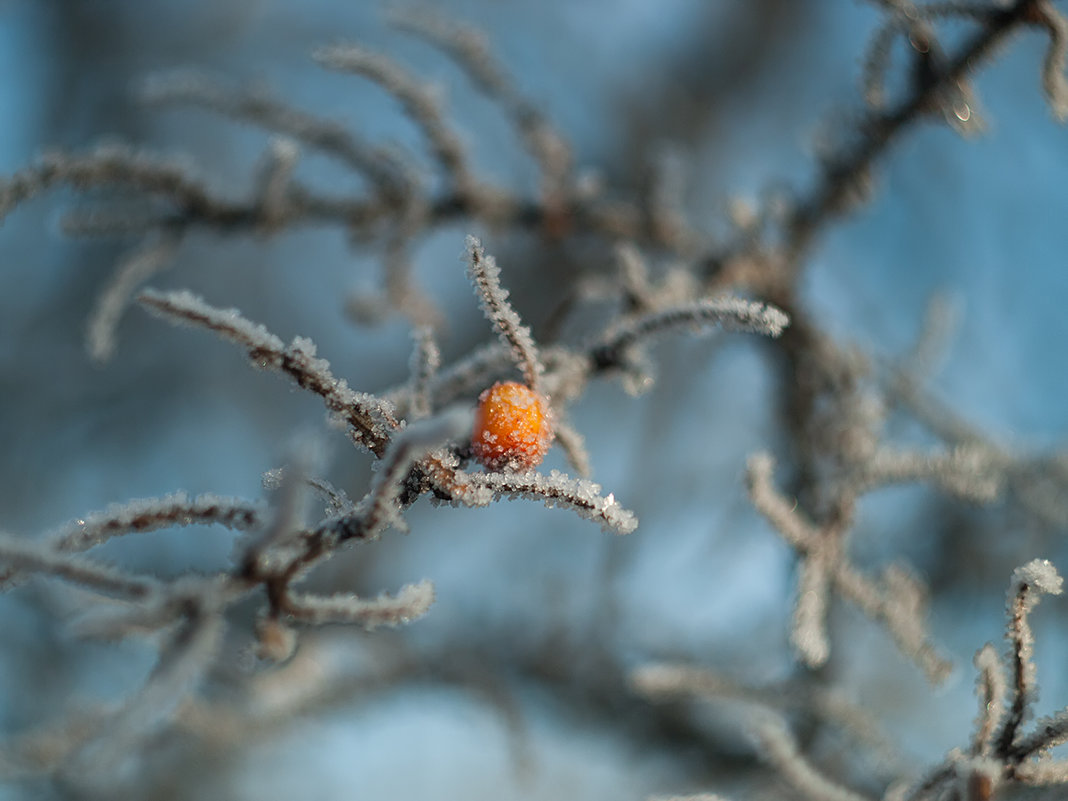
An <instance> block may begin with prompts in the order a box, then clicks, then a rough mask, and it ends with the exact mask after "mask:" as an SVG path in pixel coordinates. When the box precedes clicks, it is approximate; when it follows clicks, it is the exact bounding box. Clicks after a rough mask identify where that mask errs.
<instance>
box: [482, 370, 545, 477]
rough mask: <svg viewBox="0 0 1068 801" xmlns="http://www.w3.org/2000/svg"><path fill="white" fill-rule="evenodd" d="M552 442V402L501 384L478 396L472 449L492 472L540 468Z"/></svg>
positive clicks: (522, 387) (524, 388) (510, 384)
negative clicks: (506, 469)
mask: <svg viewBox="0 0 1068 801" xmlns="http://www.w3.org/2000/svg"><path fill="white" fill-rule="evenodd" d="M552 442H553V424H552V412H551V410H550V409H549V403H548V400H547V399H546V398H545V397H543V396H542V395H539V394H538V393H537V392H535V391H534V390H532V389H531V388H530V387H528V386H526V385H525V384H520V383H518V382H516V381H500V382H498V383H496V384H494V385H493V386H492V387H490V388H489V389H487V390H485V391H484V392H483V393H482V394H481V395H479V396H478V409H477V410H476V411H475V427H474V429H473V431H472V433H471V448H472V450H473V451H474V454H475V458H476V459H478V460H479V461H480V462H482V464H484V465H485V466H486V467H488V468H489V469H490V470H503V469H505V468H511V469H529V468H531V467H536V466H537V465H539V464H541V460H542V459H544V458H545V453H546V452H547V451H548V450H549V446H550V445H552Z"/></svg>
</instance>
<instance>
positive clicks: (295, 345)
mask: <svg viewBox="0 0 1068 801" xmlns="http://www.w3.org/2000/svg"><path fill="white" fill-rule="evenodd" d="M137 300H138V302H140V303H141V304H142V305H143V306H145V308H147V309H148V310H149V311H150V312H152V313H153V314H156V315H158V316H159V317H162V318H164V319H165V320H167V321H169V322H171V323H176V324H180V325H189V326H195V327H200V328H206V329H207V330H209V331H213V332H214V333H216V334H218V335H219V336H221V337H222V338H223V339H227V340H230V341H231V342H234V343H236V344H237V345H239V346H241V347H243V348H245V349H246V350H247V351H248V355H249V359H250V360H251V361H252V363H253V364H254V365H255V366H257V367H260V368H262V369H271V370H277V371H279V372H282V373H285V374H286V375H288V376H289V377H290V378H292V379H293V380H294V381H296V382H297V385H298V386H300V387H301V388H302V389H306V390H308V391H309V392H313V393H315V394H316V395H319V396H320V397H321V398H322V399H323V402H324V404H325V405H326V408H327V409H328V410H329V411H330V412H331V413H332V414H335V415H337V416H338V417H340V418H341V419H342V420H344V421H345V422H346V423H348V424H349V426H351V429H352V431H351V435H352V438H353V440H354V441H356V442H357V443H358V444H360V445H363V446H365V447H367V448H368V449H369V450H371V451H372V452H373V453H375V454H376V455H377V456H382V455H383V454H384V453H385V451H386V447H387V445H388V444H389V440H390V436H391V433H392V432H393V431H394V430H395V429H396V428H397V426H398V425H399V423H398V421H397V419H396V417H395V416H394V414H393V410H392V406H391V405H390V404H388V403H386V402H384V401H382V400H381V399H379V398H377V397H375V396H374V395H369V394H367V393H364V392H356V391H354V390H352V389H350V388H349V385H348V383H347V382H346V381H345V379H343V378H335V377H334V374H333V373H332V372H331V371H330V362H328V361H327V360H326V359H320V358H318V357H317V356H316V346H315V343H314V342H312V341H311V340H310V339H307V338H306V337H295V338H294V339H293V341H292V342H291V343H290V344H289V345H288V346H287V345H286V344H285V343H283V342H282V340H281V339H279V338H278V337H277V336H275V335H274V334H272V333H271V332H270V331H268V330H267V329H266V327H264V326H263V325H260V324H258V323H254V322H252V321H250V320H248V319H246V318H245V317H244V316H242V314H241V312H240V311H238V310H237V309H220V308H217V307H215V306H211V305H209V304H208V303H206V302H205V301H204V300H203V299H201V298H199V297H197V296H196V295H194V294H193V293H191V292H189V291H187V290H181V291H177V292H159V291H157V290H154V289H146V290H144V291H143V292H141V294H140V295H138V297H137Z"/></svg>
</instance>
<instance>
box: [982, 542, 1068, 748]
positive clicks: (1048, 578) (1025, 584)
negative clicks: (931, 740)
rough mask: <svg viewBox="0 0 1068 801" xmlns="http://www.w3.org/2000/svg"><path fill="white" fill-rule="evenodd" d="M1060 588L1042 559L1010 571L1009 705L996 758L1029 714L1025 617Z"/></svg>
mask: <svg viewBox="0 0 1068 801" xmlns="http://www.w3.org/2000/svg"><path fill="white" fill-rule="evenodd" d="M1063 584H1064V582H1063V580H1062V579H1061V577H1060V576H1059V575H1058V574H1057V570H1056V569H1055V568H1054V567H1053V565H1052V564H1050V563H1049V562H1048V561H1046V560H1044V559H1035V560H1033V561H1031V562H1028V563H1027V564H1026V565H1024V566H1022V567H1018V568H1016V570H1015V571H1013V574H1012V583H1011V584H1010V585H1009V599H1008V617H1009V626H1008V631H1007V637H1008V640H1009V646H1010V649H1011V650H1010V652H1009V664H1010V667H1011V673H1012V678H1011V682H1012V684H1011V686H1012V701H1011V703H1010V705H1009V710H1008V716H1007V717H1006V718H1005V721H1004V723H1003V724H1002V726H1001V730H1000V731H999V732H998V735H997V751H998V753H1000V754H1007V753H1009V752H1010V751H1011V750H1012V748H1013V746H1014V745H1015V744H1016V739H1017V731H1018V730H1019V728H1020V725H1021V724H1022V723H1023V722H1024V721H1025V720H1026V719H1027V716H1028V715H1029V714H1030V711H1031V704H1032V702H1033V701H1034V696H1035V689H1036V682H1035V664H1034V661H1033V657H1034V649H1035V640H1034V634H1033V633H1032V632H1031V624H1030V622H1029V621H1028V616H1029V615H1030V614H1031V612H1032V610H1034V608H1035V607H1036V606H1037V605H1038V602H1039V601H1040V600H1041V598H1042V595H1043V594H1044V593H1045V594H1049V595H1060V594H1061V591H1062V587H1063Z"/></svg>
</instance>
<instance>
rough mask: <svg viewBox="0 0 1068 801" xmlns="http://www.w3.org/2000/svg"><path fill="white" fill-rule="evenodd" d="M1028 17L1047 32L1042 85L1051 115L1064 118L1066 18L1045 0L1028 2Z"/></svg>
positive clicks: (1067, 99)
mask: <svg viewBox="0 0 1068 801" xmlns="http://www.w3.org/2000/svg"><path fill="white" fill-rule="evenodd" d="M1030 14H1031V21H1032V22H1033V23H1034V24H1036V25H1040V26H1042V27H1043V28H1045V29H1046V31H1047V32H1048V33H1049V47H1048V48H1047V49H1046V57H1045V59H1044V60H1043V62H1042V89H1043V90H1044V91H1045V93H1046V100H1047V102H1048V103H1049V106H1050V109H1051V110H1052V111H1053V116H1055V117H1056V118H1057V119H1058V120H1060V121H1062V122H1063V121H1064V120H1066V119H1068V78H1065V74H1064V69H1065V65H1066V64H1068V18H1065V16H1064V15H1063V14H1061V13H1060V12H1059V11H1058V10H1057V9H1056V7H1055V6H1054V5H1053V3H1051V2H1050V1H1049V0H1038V2H1034V3H1031V9H1030Z"/></svg>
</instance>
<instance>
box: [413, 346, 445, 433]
mask: <svg viewBox="0 0 1068 801" xmlns="http://www.w3.org/2000/svg"><path fill="white" fill-rule="evenodd" d="M413 337H414V339H415V348H414V349H413V350H412V360H411V367H410V370H411V374H412V377H411V402H410V403H409V404H408V416H409V417H410V418H411V419H413V420H418V419H420V418H423V417H428V416H429V415H430V412H431V408H432V400H431V396H430V383H431V381H433V379H434V377H435V376H436V375H437V372H438V368H440V367H441V351H440V350H439V349H438V343H437V341H435V339H434V329H433V328H431V327H430V326H420V327H418V328H416V329H415V331H414V333H413Z"/></svg>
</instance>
